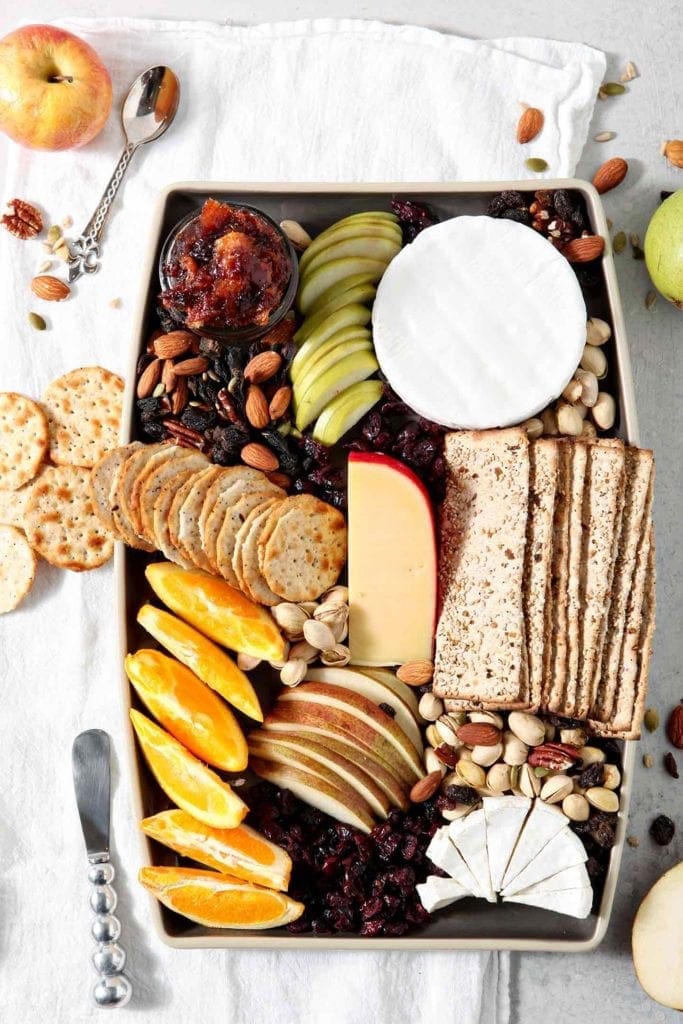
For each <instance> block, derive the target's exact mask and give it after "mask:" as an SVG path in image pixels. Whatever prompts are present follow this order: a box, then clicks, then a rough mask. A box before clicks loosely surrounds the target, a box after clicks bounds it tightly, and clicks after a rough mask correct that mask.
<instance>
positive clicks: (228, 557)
mask: <svg viewBox="0 0 683 1024" xmlns="http://www.w3.org/2000/svg"><path fill="white" fill-rule="evenodd" d="M91 497H92V501H93V504H94V508H95V512H96V514H97V516H98V517H99V518H100V520H101V523H102V526H103V528H104V529H105V530H107V531H109V532H111V533H112V534H113V535H114V536H115V537H116V538H117V539H119V540H123V541H124V542H125V543H126V544H128V545H129V546H130V547H134V548H139V549H141V550H143V551H155V550H158V551H160V552H162V554H163V555H164V556H165V557H166V558H168V559H170V560H171V561H173V562H176V563H177V564H178V565H181V566H183V567H184V568H186V569H202V570H204V571H205V572H209V573H212V574H214V575H217V576H222V577H223V578H224V579H225V580H227V582H228V583H230V584H231V586H233V587H236V588H238V589H240V590H241V591H242V592H243V593H244V594H245V595H246V596H247V597H249V598H250V599H251V600H253V601H256V602H258V603H259V604H264V605H275V604H278V603H279V602H280V601H283V600H284V601H294V602H299V601H313V600H315V599H316V598H317V597H319V596H320V594H322V593H323V592H324V591H325V590H328V589H329V588H330V587H331V586H333V585H334V584H335V583H336V581H337V578H338V576H339V573H340V572H341V570H342V568H343V567H344V563H345V561H346V522H345V519H344V516H343V515H342V514H341V512H339V511H338V510H337V509H336V508H333V507H332V506H331V505H328V504H327V503H326V502H324V501H320V499H318V498H315V497H313V496H312V495H310V494H300V495H295V496H292V497H288V496H287V494H286V493H285V492H284V491H283V490H282V488H280V487H278V486H277V485H276V484H274V483H273V482H272V481H271V480H269V479H268V477H267V476H266V475H265V474H264V473H261V472H260V471H259V470H257V469H252V468H250V467H249V466H232V467H229V468H223V467H221V466H215V465H213V464H212V463H211V462H209V460H208V459H207V458H206V456H205V455H203V454H201V453H200V452H198V451H194V450H193V449H187V448H181V447H178V446H177V445H172V444H168V443H163V444H147V445H143V444H140V443H139V442H134V443H133V444H128V445H124V446H123V447H120V448H115V449H113V450H112V451H110V452H108V453H107V454H106V455H104V456H103V458H102V459H101V460H100V461H99V462H98V463H97V465H96V466H95V467H94V469H93V471H92V479H91Z"/></svg>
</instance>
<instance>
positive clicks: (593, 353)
mask: <svg viewBox="0 0 683 1024" xmlns="http://www.w3.org/2000/svg"><path fill="white" fill-rule="evenodd" d="M581 368H582V369H584V370H590V372H591V373H594V374H595V376H596V377H597V378H598V380H602V379H603V378H604V377H606V376H607V356H606V355H605V353H604V352H603V350H602V349H601V348H596V347H595V345H586V347H585V348H584V350H583V355H582V356H581Z"/></svg>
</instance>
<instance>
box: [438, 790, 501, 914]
mask: <svg viewBox="0 0 683 1024" xmlns="http://www.w3.org/2000/svg"><path fill="white" fill-rule="evenodd" d="M448 837H449V839H450V841H451V842H452V843H453V845H454V846H455V848H456V849H457V850H458V851H459V853H460V856H461V857H462V859H463V860H464V861H465V863H466V864H467V867H468V868H469V869H470V871H471V873H472V875H473V876H474V878H475V879H476V882H477V885H478V887H479V890H480V892H481V895H482V896H483V897H484V898H485V899H486V900H488V902H489V903H495V902H496V894H495V892H494V891H493V889H492V888H491V874H490V871H489V857H488V848H487V845H486V818H485V817H484V812H483V810H479V811H472V813H471V814H468V815H467V817H466V818H459V819H458V820H456V821H452V822H451V823H450V825H449V826H448Z"/></svg>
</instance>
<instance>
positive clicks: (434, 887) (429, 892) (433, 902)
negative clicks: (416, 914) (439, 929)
mask: <svg viewBox="0 0 683 1024" xmlns="http://www.w3.org/2000/svg"><path fill="white" fill-rule="evenodd" d="M416 888H417V894H418V896H419V897H420V902H421V903H422V906H423V907H424V908H425V910H426V911H427V912H428V913H429V914H433V913H434V912H435V911H437V910H443V908H444V907H448V906H450V904H451V903H456V902H457V901H458V900H462V899H464V898H465V896H471V895H472V892H471V891H470V890H469V889H466V888H465V887H464V886H463V885H461V884H460V882H456V880H455V879H454V878H441V877H440V876H439V875H429V877H428V878H427V879H426V881H424V882H423V883H422V884H421V885H418V886H416Z"/></svg>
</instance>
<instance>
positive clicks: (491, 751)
mask: <svg viewBox="0 0 683 1024" xmlns="http://www.w3.org/2000/svg"><path fill="white" fill-rule="evenodd" d="M502 753H503V744H502V743H495V744H493V745H492V746H490V747H478V746H474V747H472V761H473V762H474V764H479V765H481V766H482V767H483V768H490V767H491V765H492V764H495V763H496V761H497V760H498V759H499V758H500V756H501V754H502Z"/></svg>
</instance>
